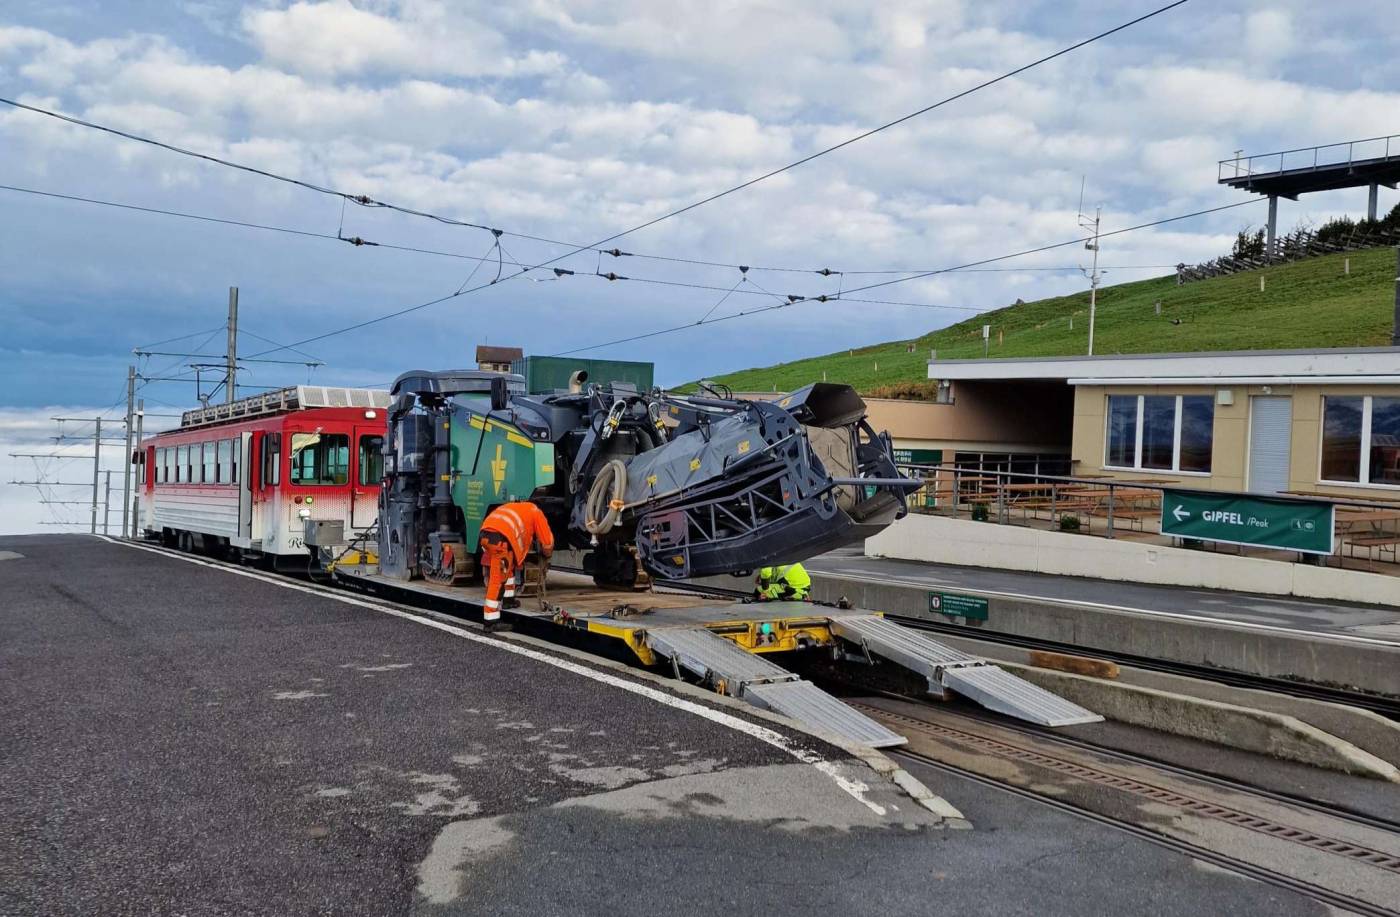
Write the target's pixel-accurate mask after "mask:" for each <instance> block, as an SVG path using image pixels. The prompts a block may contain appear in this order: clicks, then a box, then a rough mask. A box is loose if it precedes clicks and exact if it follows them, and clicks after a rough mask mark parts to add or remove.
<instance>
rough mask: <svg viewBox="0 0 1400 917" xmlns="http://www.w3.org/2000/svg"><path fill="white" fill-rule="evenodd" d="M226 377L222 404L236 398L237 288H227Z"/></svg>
mask: <svg viewBox="0 0 1400 917" xmlns="http://www.w3.org/2000/svg"><path fill="white" fill-rule="evenodd" d="M226 357H227V359H228V375H226V376H225V377H224V403H225V404H228V403H231V402H232V401H233V400H234V399H235V398H237V397H238V395H237V394H236V390H237V387H238V384H237V381H236V377H237V375H238V287H229V288H228V351H227V353H226Z"/></svg>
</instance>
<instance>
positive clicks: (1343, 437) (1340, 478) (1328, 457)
mask: <svg viewBox="0 0 1400 917" xmlns="http://www.w3.org/2000/svg"><path fill="white" fill-rule="evenodd" d="M1363 443H1365V444H1366V448H1362V444H1363ZM1320 477H1321V479H1322V480H1324V481H1334V482H1336V483H1339V484H1360V483H1366V484H1384V485H1388V486H1391V487H1396V486H1400V398H1381V397H1377V396H1372V395H1364V396H1363V395H1328V396H1326V397H1324V398H1323V399H1322V468H1321V475H1320Z"/></svg>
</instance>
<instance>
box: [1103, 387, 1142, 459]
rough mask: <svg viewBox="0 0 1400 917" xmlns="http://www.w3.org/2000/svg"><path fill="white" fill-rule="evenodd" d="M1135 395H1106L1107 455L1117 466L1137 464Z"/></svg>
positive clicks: (1136, 409)
mask: <svg viewBox="0 0 1400 917" xmlns="http://www.w3.org/2000/svg"><path fill="white" fill-rule="evenodd" d="M1137 417H1138V396H1137V395H1109V396H1108V457H1107V458H1106V459H1105V462H1106V463H1107V464H1109V465H1116V466H1118V467H1119V468H1127V467H1130V466H1132V465H1136V464H1137V427H1138V424H1137Z"/></svg>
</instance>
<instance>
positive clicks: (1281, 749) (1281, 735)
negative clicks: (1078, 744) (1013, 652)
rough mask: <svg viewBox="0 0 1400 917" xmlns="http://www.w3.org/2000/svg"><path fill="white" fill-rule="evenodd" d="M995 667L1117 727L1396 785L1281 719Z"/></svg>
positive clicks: (1365, 758) (1356, 754) (1397, 778)
mask: <svg viewBox="0 0 1400 917" xmlns="http://www.w3.org/2000/svg"><path fill="white" fill-rule="evenodd" d="M998 664H999V665H1001V666H1002V667H1003V668H1005V669H1007V670H1008V671H1011V672H1014V673H1016V674H1017V675H1020V676H1021V677H1022V678H1024V679H1026V680H1027V681H1029V682H1031V683H1033V684H1037V685H1039V686H1040V687H1042V688H1045V689H1046V690H1047V691H1054V692H1055V693H1056V694H1059V695H1061V696H1062V697H1067V698H1069V699H1071V700H1074V701H1075V702H1077V703H1080V704H1083V705H1085V706H1086V707H1090V708H1092V709H1093V710H1095V711H1097V712H1099V713H1102V714H1103V715H1104V716H1105V717H1107V718H1108V719H1111V720H1117V721H1119V722H1121V723H1129V724H1131V725H1134V726H1145V727H1147V728H1149V729H1155V730H1158V731H1160V732H1168V733H1171V734H1173V735H1179V736H1185V737H1187V738H1192V739H1200V740H1202V741H1206V742H1213V743H1215V744H1217V745H1224V746H1226V747H1228V748H1235V749H1239V750H1240V751H1248V752H1254V753H1257V754H1262V755H1269V756H1271V757H1275V758H1282V759H1284V760H1287V761H1297V762H1299V763H1302V764H1308V765H1311V766H1313V767H1321V768H1326V769H1328V770H1335V771H1341V772H1343V773H1348V774H1358V775H1361V776H1365V777H1372V778H1374V779H1377V780H1386V781H1388V782H1391V783H1400V768H1396V767H1395V766H1394V765H1392V764H1390V763H1388V762H1386V761H1383V760H1382V759H1380V758H1378V757H1376V756H1375V755H1373V754H1371V753H1370V752H1367V751H1363V750H1362V749H1360V748H1357V747H1356V746H1355V745H1353V744H1351V743H1350V742H1347V741H1345V740H1343V739H1339V738H1337V737H1336V736H1334V735H1331V734H1329V733H1327V732H1324V731H1322V730H1321V729H1318V728H1317V727H1315V726H1311V725H1309V724H1307V723H1304V722H1303V721H1302V720H1299V719H1298V718H1296V717H1292V716H1288V715H1286V714H1281V713H1272V712H1269V711H1266V710H1258V709H1255V708H1252V707H1242V706H1238V705H1236V704H1227V703H1222V702H1220V701H1212V700H1205V699H1204V698H1198V697H1190V696H1187V695H1184V694H1173V693H1171V692H1167V691H1159V690H1157V689H1155V688H1145V687H1140V686H1137V685H1124V684H1117V683H1115V682H1111V681H1104V680H1101V679H1096V678H1089V677H1086V676H1083V675H1073V674H1070V673H1068V672H1057V671H1053V670H1050V669H1040V668H1035V667H1033V666H1027V665H1021V664H1019V663H1011V662H999V663H998Z"/></svg>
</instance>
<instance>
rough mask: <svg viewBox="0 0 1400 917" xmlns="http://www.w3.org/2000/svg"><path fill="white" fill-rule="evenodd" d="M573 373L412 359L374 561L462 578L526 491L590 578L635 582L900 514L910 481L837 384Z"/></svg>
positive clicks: (852, 533) (702, 572) (736, 561)
mask: <svg viewBox="0 0 1400 917" xmlns="http://www.w3.org/2000/svg"><path fill="white" fill-rule="evenodd" d="M581 375H582V374H581V373H580V374H576V375H575V384H574V385H572V386H571V388H570V390H568V391H560V392H555V393H553V394H547V395H525V394H523V391H522V390H523V387H524V386H523V380H522V379H521V377H520V376H503V375H497V374H492V373H483V372H475V371H468V370H459V371H449V372H437V373H428V372H411V373H406V374H404V375H403V376H400V377H399V379H398V380H397V381H396V382H395V383H394V387H393V391H392V404H391V408H390V411H389V430H388V436H387V437H386V438H385V465H384V469H385V481H384V489H383V492H382V494H381V497H380V516H379V518H380V563H381V567H382V568H383V570H384V572H385V573H387V574H390V575H395V576H399V577H402V578H410V577H412V576H414V575H422V576H425V577H427V578H429V579H434V580H437V581H440V582H464V581H467V580H468V579H470V578H471V577H472V576H473V575H474V573H475V567H474V555H475V553H476V547H477V538H478V534H479V531H480V525H481V521H482V519H483V518H485V515H486V514H487V513H488V512H490V510H491V509H493V508H494V507H495V506H498V505H500V504H501V503H505V502H509V501H511V500H532V501H534V502H535V503H536V504H537V505H538V506H539V507H540V508H541V509H543V510H544V512H545V514H546V515H547V517H548V518H549V520H550V524H551V527H552V528H553V530H554V533H555V538H556V540H557V541H559V542H562V543H563V544H564V545H567V546H569V547H573V548H577V549H580V550H583V551H585V552H586V560H585V567H586V568H587V569H588V570H589V571H590V572H592V573H593V575H594V577H595V579H596V580H597V581H598V582H600V583H606V584H609V585H618V586H624V587H632V586H639V585H643V584H645V583H646V582H648V581H649V579H650V577H652V576H654V577H658V578H661V579H683V578H689V577H699V576H710V575H715V574H724V573H735V572H741V571H746V570H752V569H755V568H757V567H762V566H767V565H770V564H776V563H792V562H795V561H800V560H803V559H805V558H808V557H811V556H813V555H816V554H820V553H822V552H824V551H829V550H831V549H833V548H836V547H840V546H841V545H845V544H851V543H853V542H858V541H860V540H862V539H864V538H866V537H868V536H870V535H872V534H874V533H876V532H878V531H880V530H881V529H882V528H884V527H885V526H886V525H889V524H890V523H891V522H893V521H894V520H895V519H897V518H899V517H901V516H903V515H904V513H905V511H906V507H905V495H906V494H907V493H909V492H910V491H912V490H914V489H917V488H918V486H919V483H918V482H917V481H914V480H911V479H908V478H904V477H901V476H900V475H899V473H898V472H897V471H896V469H895V466H894V460H893V456H892V452H891V447H890V440H889V436H888V434H885V433H877V432H875V431H874V430H873V429H871V427H870V425H869V423H867V422H866V419H865V402H863V401H862V400H861V399H860V396H859V395H857V394H856V392H855V390H854V389H852V388H851V387H850V386H847V385H835V384H827V383H816V384H813V385H809V386H807V387H806V388H803V389H801V390H799V391H797V392H794V393H793V394H791V395H788V396H786V397H784V398H781V399H779V400H776V401H759V400H747V399H736V398H734V397H732V395H731V394H730V393H729V392H728V391H727V390H725V389H723V388H722V387H719V386H707V387H706V388H705V391H704V393H703V394H700V395H679V394H672V393H667V392H663V391H660V390H652V391H649V392H639V391H637V390H635V389H633V388H630V387H627V386H625V385H623V384H620V383H617V384H610V385H597V384H590V383H588V382H587V380H586V379H584V378H580V376H581Z"/></svg>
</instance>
